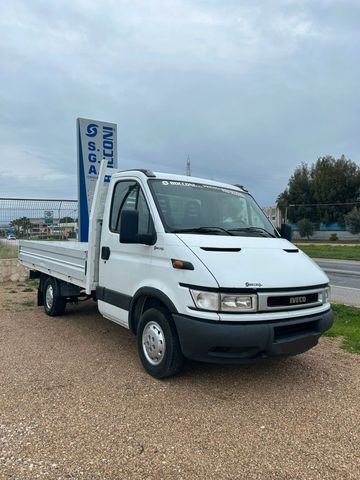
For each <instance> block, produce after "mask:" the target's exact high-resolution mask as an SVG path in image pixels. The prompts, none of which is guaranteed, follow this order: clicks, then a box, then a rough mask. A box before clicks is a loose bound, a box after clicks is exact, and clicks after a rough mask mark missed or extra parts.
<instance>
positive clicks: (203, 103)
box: [0, 0, 360, 206]
mask: <svg viewBox="0 0 360 480" xmlns="http://www.w3.org/2000/svg"><path fill="white" fill-rule="evenodd" d="M359 25H360V1H358V0H353V1H351V0H348V1H346V0H344V1H340V0H337V1H332V0H316V1H313V0H311V1H306V0H303V1H300V0H299V1H296V0H271V1H270V0H263V1H256V0H248V1H246V0H242V1H239V0H226V1H221V0H217V1H216V0H207V1H206V0H128V1H126V0H113V1H111V0H106V1H105V0H102V1H90V0H70V1H67V0H66V1H61V0H58V1H50V0H43V1H38V0H31V1H30V0H23V1H19V0H11V1H7V2H6V1H1V2H0V82H1V83H0V197H3V196H13V197H19V196H21V197H28V196H29V197H41V198H66V199H68V198H76V197H77V190H76V185H77V183H76V139H75V121H76V118H77V117H85V118H94V119H98V120H105V121H110V122H115V123H117V125H118V152H119V168H124V169H125V168H131V167H147V168H151V169H153V170H156V171H166V172H174V173H185V169H186V158H187V155H188V154H190V157H191V163H192V171H193V175H194V176H202V177H207V178H213V179H216V180H221V181H226V182H231V183H240V184H244V185H246V186H247V187H248V188H249V190H250V191H251V192H252V193H253V194H254V195H255V196H256V198H257V199H258V200H259V202H260V203H261V204H262V205H263V206H265V205H270V204H273V203H274V202H275V199H276V197H277V195H278V194H279V193H280V192H281V191H282V190H283V189H284V188H285V186H286V184H287V181H288V178H289V176H290V175H291V173H292V172H293V170H294V168H295V167H296V166H297V165H298V164H299V163H300V162H302V161H305V162H313V161H315V160H316V159H317V157H319V156H322V155H325V154H332V155H334V156H340V155H341V154H342V153H344V154H345V155H346V156H347V157H350V158H351V159H352V160H354V161H356V162H359V161H360V143H359V142H360V134H359V131H360V129H359V115H360V78H359V77H360V75H359V74H360V61H359V59H360V27H359Z"/></svg>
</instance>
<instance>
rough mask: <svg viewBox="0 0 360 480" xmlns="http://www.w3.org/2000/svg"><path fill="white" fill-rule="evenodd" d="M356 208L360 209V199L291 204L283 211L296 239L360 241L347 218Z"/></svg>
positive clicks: (283, 215) (285, 221)
mask: <svg viewBox="0 0 360 480" xmlns="http://www.w3.org/2000/svg"><path fill="white" fill-rule="evenodd" d="M354 209H360V201H359V202H351V203H350V202H349V203H333V204H303V205H289V206H288V207H287V208H286V209H285V210H283V211H282V212H281V213H282V221H283V222H284V223H289V224H290V225H291V227H292V231H293V238H294V239H301V238H302V239H307V238H308V239H312V240H323V241H334V242H336V241H338V240H342V241H358V240H359V235H358V234H352V233H351V232H350V228H349V222H348V218H347V215H348V214H349V213H350V212H351V211H352V210H354Z"/></svg>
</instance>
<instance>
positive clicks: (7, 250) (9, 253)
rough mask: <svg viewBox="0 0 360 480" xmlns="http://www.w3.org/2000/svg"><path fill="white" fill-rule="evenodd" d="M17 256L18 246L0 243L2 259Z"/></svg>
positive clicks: (0, 257) (0, 256)
mask: <svg viewBox="0 0 360 480" xmlns="http://www.w3.org/2000/svg"><path fill="white" fill-rule="evenodd" d="M17 256H18V249H17V246H16V247H15V246H14V247H10V246H8V245H2V244H0V259H4V258H17Z"/></svg>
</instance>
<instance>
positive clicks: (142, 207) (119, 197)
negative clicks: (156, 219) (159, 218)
mask: <svg viewBox="0 0 360 480" xmlns="http://www.w3.org/2000/svg"><path fill="white" fill-rule="evenodd" d="M123 210H138V212H139V233H149V232H150V229H151V216H150V212H149V208H148V206H147V203H146V200H145V197H144V194H143V192H142V190H141V188H140V186H139V184H138V183H137V182H133V181H124V182H118V183H117V184H116V186H115V189H114V193H113V201H112V208H111V214H110V230H111V231H112V232H117V233H118V232H119V231H120V217H121V212H122V211H123Z"/></svg>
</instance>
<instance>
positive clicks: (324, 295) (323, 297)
mask: <svg viewBox="0 0 360 480" xmlns="http://www.w3.org/2000/svg"><path fill="white" fill-rule="evenodd" d="M319 297H320V298H319V300H320V301H321V302H322V303H329V302H330V287H326V288H324V290H323V291H322V292H321V293H320V294H319Z"/></svg>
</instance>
